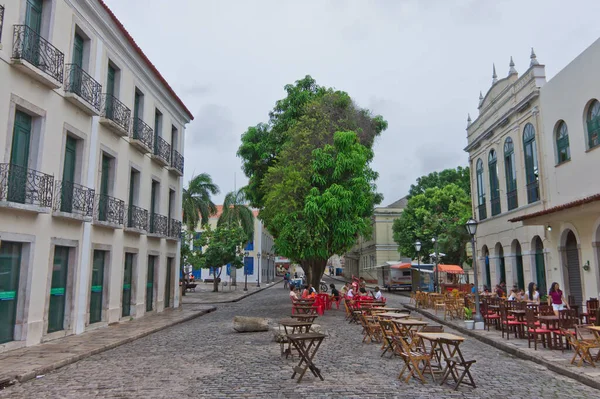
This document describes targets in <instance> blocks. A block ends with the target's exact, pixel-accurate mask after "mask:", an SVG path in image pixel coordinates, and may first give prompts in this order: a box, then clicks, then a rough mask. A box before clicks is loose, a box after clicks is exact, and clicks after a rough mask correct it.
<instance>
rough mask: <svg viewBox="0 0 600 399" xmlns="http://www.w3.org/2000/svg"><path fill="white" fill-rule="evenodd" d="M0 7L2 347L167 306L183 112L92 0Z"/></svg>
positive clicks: (19, 1)
mask: <svg viewBox="0 0 600 399" xmlns="http://www.w3.org/2000/svg"><path fill="white" fill-rule="evenodd" d="M2 14H3V15H2ZM2 14H0V15H2V16H3V20H2V19H0V27H1V29H0V31H1V34H0V40H1V47H0V82H1V83H0V88H1V89H0V157H2V158H1V159H0V240H1V241H0V350H9V349H14V348H17V347H21V346H25V345H34V344H37V343H39V342H42V341H46V340H50V339H54V338H58V337H62V336H65V335H70V334H79V333H82V332H84V331H87V330H90V329H94V328H97V327H102V326H107V325H108V324H111V323H115V322H120V321H126V320H130V319H131V318H138V317H141V316H143V315H145V314H147V313H154V312H161V311H163V310H164V309H165V308H169V307H173V306H178V305H179V290H178V289H177V287H178V279H177V278H176V277H177V275H178V269H179V250H180V247H179V245H180V244H179V238H180V230H181V217H180V215H181V193H182V176H183V156H182V155H181V153H182V152H183V138H184V129H185V125H186V124H187V123H188V122H189V121H190V120H191V119H192V114H191V113H190V112H189V111H188V110H187V108H186V107H185V105H184V104H183V103H182V101H181V100H180V99H179V98H178V97H177V95H176V94H175V93H174V92H173V90H172V89H171V87H170V86H169V85H168V83H167V82H166V81H165V80H164V78H163V77H162V76H161V75H160V73H159V72H158V71H157V70H156V68H155V67H154V66H153V65H152V63H151V62H150V61H149V60H148V58H147V57H146V56H145V55H144V53H143V52H142V50H141V49H140V48H139V47H138V46H137V45H136V44H135V42H134V40H133V38H132V37H131V36H130V35H129V33H127V31H126V30H125V28H124V27H123V25H122V24H121V23H120V22H119V21H118V19H117V18H116V17H115V15H114V14H113V13H112V12H111V11H110V10H109V9H108V7H107V6H106V5H105V4H104V3H103V2H102V1H101V0H7V1H6V2H5V5H4V8H3V13H2Z"/></svg>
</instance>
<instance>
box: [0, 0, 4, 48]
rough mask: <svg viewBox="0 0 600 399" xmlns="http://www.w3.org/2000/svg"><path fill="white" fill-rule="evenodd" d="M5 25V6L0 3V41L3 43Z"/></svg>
mask: <svg viewBox="0 0 600 399" xmlns="http://www.w3.org/2000/svg"><path fill="white" fill-rule="evenodd" d="M3 26H4V6H3V5H1V4H0V43H2V27H3Z"/></svg>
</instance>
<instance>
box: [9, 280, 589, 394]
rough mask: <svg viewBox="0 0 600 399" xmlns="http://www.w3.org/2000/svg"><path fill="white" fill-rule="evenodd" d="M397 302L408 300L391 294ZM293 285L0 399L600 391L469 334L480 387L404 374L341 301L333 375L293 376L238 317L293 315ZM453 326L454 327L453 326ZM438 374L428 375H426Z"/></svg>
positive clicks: (332, 332) (333, 324) (334, 325)
mask: <svg viewBox="0 0 600 399" xmlns="http://www.w3.org/2000/svg"><path fill="white" fill-rule="evenodd" d="M388 300H389V302H390V305H400V304H401V302H403V299H402V298H401V297H400V296H396V295H391V296H390V297H389V299H388ZM290 310H291V306H290V301H289V298H288V292H287V290H284V289H282V286H281V285H279V286H276V287H274V289H269V290H265V291H261V292H259V293H257V294H255V295H252V296H251V297H248V298H246V299H245V300H243V301H240V302H236V303H226V304H222V305H219V306H218V311H216V312H212V313H210V314H207V315H205V316H203V317H201V318H197V319H194V320H190V321H189V322H186V323H183V324H179V325H177V326H173V327H171V328H167V329H164V330H162V331H160V332H157V333H155V334H152V335H149V336H146V337H144V338H141V339H139V340H136V341H134V342H131V343H128V344H126V345H123V346H120V347H118V348H115V349H112V350H109V351H106V352H102V353H100V354H97V355H94V356H91V357H88V358H86V359H84V360H81V361H80V362H78V363H76V364H72V365H69V366H66V367H63V368H61V369H59V370H56V371H54V372H52V373H49V374H47V375H46V376H45V377H44V378H40V379H34V380H30V381H27V382H25V383H23V384H18V385H15V386H12V387H8V388H7V389H6V390H4V391H0V398H29V397H32V398H33V397H35V398H74V399H75V398H77V399H85V398H169V399H170V398H178V399H179V398H267V397H268V398H303V397H310V398H311V399H313V398H361V399H364V398H372V397H381V398H492V399H495V398H498V399H500V398H502V399H504V398H519V399H522V398H528V399H530V398H549V397H552V398H566V397H570V398H572V397H577V398H597V397H599V395H600V391H598V390H595V389H593V388H591V387H588V386H586V385H583V384H580V383H579V382H577V381H575V380H572V379H569V378H566V377H563V376H560V375H557V374H556V373H553V372H551V371H549V370H548V369H547V368H545V367H543V366H540V365H538V364H536V363H534V362H530V361H525V360H521V359H519V358H516V357H514V356H512V355H509V354H507V353H505V352H504V351H500V350H498V349H496V348H493V347H491V346H489V345H486V344H484V343H482V342H480V341H478V340H476V339H472V338H467V340H466V341H465V343H464V344H463V346H462V347H461V348H462V350H463V352H464V354H465V356H466V357H467V358H469V359H476V360H477V363H476V364H475V365H474V366H473V376H474V378H475V380H476V382H477V384H478V388H476V389H472V388H470V387H464V388H463V387H461V388H460V389H459V390H458V391H453V390H451V389H450V388H449V387H447V386H443V387H442V386H439V385H437V384H432V383H431V382H429V383H428V384H426V385H422V384H420V383H418V382H416V381H411V382H409V383H406V384H405V383H403V382H401V381H399V380H398V379H397V377H398V373H399V371H400V369H401V361H400V360H399V359H397V358H392V359H389V358H381V357H380V353H381V352H380V349H379V345H377V344H363V343H362V342H361V341H362V334H361V327H359V326H357V325H352V324H348V323H347V322H346V321H345V320H344V312H343V310H342V309H340V310H336V309H333V310H331V311H328V312H326V314H325V315H324V316H322V317H319V318H318V319H317V323H318V324H320V325H321V326H322V328H323V329H324V330H325V331H326V333H327V335H328V337H327V339H326V340H325V341H324V342H323V345H322V347H321V350H320V351H319V353H318V354H317V355H316V357H315V363H316V365H317V366H318V367H320V368H321V370H322V372H323V376H324V378H325V381H320V380H318V379H315V378H314V377H313V376H312V375H311V374H307V375H306V376H305V378H304V380H303V381H302V382H301V383H300V384H297V383H296V382H295V380H292V379H291V378H290V377H291V375H292V367H293V366H294V365H295V364H296V362H297V359H294V360H292V359H287V360H286V359H285V358H282V357H281V355H280V348H279V344H276V343H275V342H273V334H272V333H271V332H266V333H247V334H238V333H235V332H234V331H233V329H232V319H233V317H234V316H236V315H245V316H259V317H267V318H270V319H272V320H273V321H276V320H278V319H280V318H283V317H286V316H289V314H290ZM447 331H450V332H455V331H453V330H451V329H447ZM428 381H430V380H428Z"/></svg>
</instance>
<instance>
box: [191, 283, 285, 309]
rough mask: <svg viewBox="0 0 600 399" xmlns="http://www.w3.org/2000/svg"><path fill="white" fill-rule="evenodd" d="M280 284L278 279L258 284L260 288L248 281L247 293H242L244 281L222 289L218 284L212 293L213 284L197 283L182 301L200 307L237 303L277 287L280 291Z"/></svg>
mask: <svg viewBox="0 0 600 399" xmlns="http://www.w3.org/2000/svg"><path fill="white" fill-rule="evenodd" d="M282 282H283V279H279V280H275V282H274V283H270V284H266V283H260V287H257V286H256V281H253V282H250V281H248V284H247V287H248V291H244V281H243V280H242V281H241V282H240V281H238V282H237V287H232V286H230V285H227V286H225V287H223V285H222V284H219V292H212V290H213V283H202V282H199V283H197V285H196V288H195V291H191V292H190V291H188V292H186V293H185V296H183V297H182V299H183V303H184V304H200V305H211V304H218V303H232V302H238V301H241V300H242V299H244V298H246V297H247V296H250V295H254V294H256V293H257V292H260V291H262V290H266V289H267V288H271V287H279V289H281V288H282V287H283V286H282V285H279V284H281V283H282Z"/></svg>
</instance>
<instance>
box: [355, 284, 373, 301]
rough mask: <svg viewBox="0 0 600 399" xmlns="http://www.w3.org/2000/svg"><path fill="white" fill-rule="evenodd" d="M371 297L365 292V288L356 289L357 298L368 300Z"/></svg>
mask: <svg viewBox="0 0 600 399" xmlns="http://www.w3.org/2000/svg"><path fill="white" fill-rule="evenodd" d="M371 299H372V298H371V297H370V296H369V294H367V290H366V288H364V287H362V288H361V289H360V290H358V300H359V301H370V300H371Z"/></svg>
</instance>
